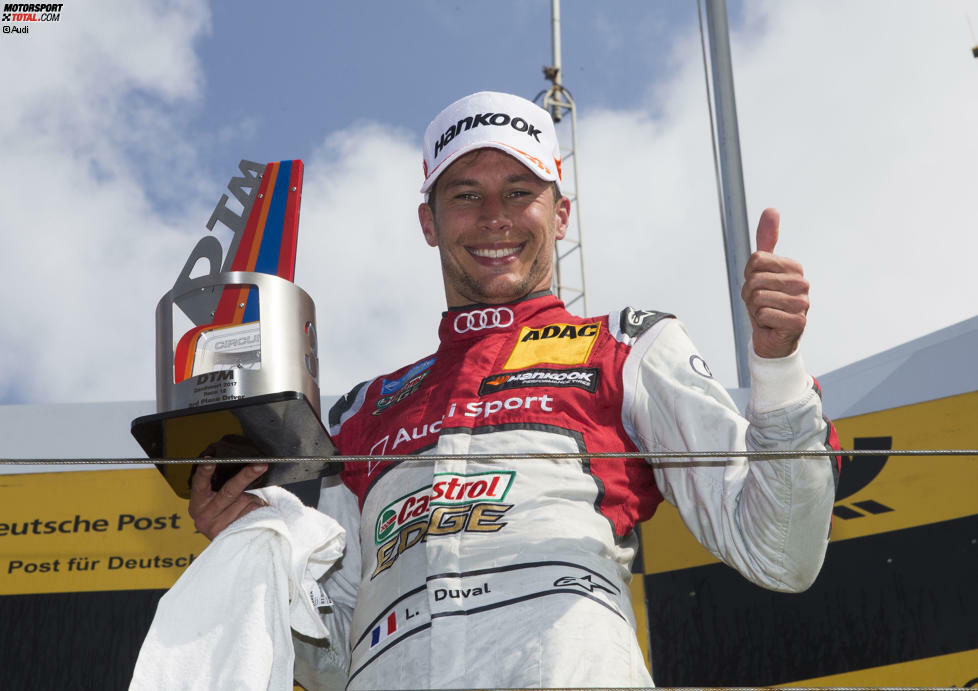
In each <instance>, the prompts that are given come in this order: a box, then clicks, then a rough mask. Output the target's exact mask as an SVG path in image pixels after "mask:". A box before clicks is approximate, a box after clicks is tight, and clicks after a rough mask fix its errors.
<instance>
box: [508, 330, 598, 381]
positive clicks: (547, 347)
mask: <svg viewBox="0 0 978 691" xmlns="http://www.w3.org/2000/svg"><path fill="white" fill-rule="evenodd" d="M600 330H601V322H592V323H590V324H548V325H547V326H541V327H536V328H531V327H529V326H524V327H523V328H522V329H520V335H519V338H518V340H517V341H516V347H514V348H513V352H512V353H510V355H509V359H508V360H506V364H505V365H503V369H504V370H514V369H525V368H527V367H533V366H534V365H541V364H549V365H582V364H584V363H585V362H587V360H588V358H589V357H590V356H591V349H592V348H593V347H594V343H595V341H597V340H598V333H599V332H600Z"/></svg>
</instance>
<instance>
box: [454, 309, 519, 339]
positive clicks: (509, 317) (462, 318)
mask: <svg viewBox="0 0 978 691" xmlns="http://www.w3.org/2000/svg"><path fill="white" fill-rule="evenodd" d="M512 324H513V310H511V309H510V308H509V307H487V308H486V309H483V310H473V311H471V312H462V314H460V315H458V316H457V317H455V333H460V334H464V333H465V332H467V331H482V330H483V329H502V328H505V327H507V326H512Z"/></svg>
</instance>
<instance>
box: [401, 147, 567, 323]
mask: <svg viewBox="0 0 978 691" xmlns="http://www.w3.org/2000/svg"><path fill="white" fill-rule="evenodd" d="M429 203H430V205H431V206H429V204H422V205H421V206H420V207H419V208H418V218H419V219H420V221H421V230H422V232H423V233H424V237H425V240H426V241H427V242H428V244H429V245H431V246H432V247H437V248H438V251H439V252H440V254H441V265H442V277H443V278H444V281H445V296H446V298H447V299H448V306H449V307H460V306H462V305H469V304H472V303H485V304H500V303H503V302H511V301H513V300H517V299H519V298H522V297H524V296H525V295H527V294H529V293H532V292H534V291H538V290H547V289H549V288H550V283H551V277H552V275H553V257H554V242H555V241H556V240H559V239H561V238H563V237H564V235H565V234H566V232H567V219H568V216H569V215H570V200H568V199H567V198H562V199H560V200H558V201H557V202H556V203H555V202H554V190H553V183H550V182H546V181H544V180H541V179H540V178H538V177H537V176H536V175H534V174H533V173H532V172H531V171H530V169H529V168H527V167H526V166H525V165H523V164H522V163H520V162H519V161H517V160H516V159H515V158H513V157H512V156H509V155H508V154H505V153H503V152H501V151H498V150H496V149H478V150H476V151H472V152H470V153H467V154H465V155H464V156H461V157H460V158H459V159H457V160H456V161H455V162H453V163H452V164H451V165H450V166H449V167H448V169H446V170H445V172H443V173H442V174H441V175H440V176H439V177H438V182H437V184H436V186H435V194H434V196H433V197H431V198H429ZM432 206H434V210H432Z"/></svg>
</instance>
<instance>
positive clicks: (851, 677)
mask: <svg viewBox="0 0 978 691" xmlns="http://www.w3.org/2000/svg"><path fill="white" fill-rule="evenodd" d="M976 684H978V650H966V651H964V652H963V653H953V654H951V655H939V656H937V657H928V658H924V659H922V660H911V661H910V662H898V663H896V664H893V665H885V666H883V667H873V668H871V669H860V670H857V671H855V672H843V673H841V674H833V675H831V676H828V677H819V678H818V679H806V680H805V681H796V682H792V683H790V684H785V686H803V687H809V688H810V687H836V686H862V687H875V688H879V687H881V686H889V687H900V688H907V687H918V688H920V687H927V688H951V687H955V686H958V687H966V686H975V685H976Z"/></svg>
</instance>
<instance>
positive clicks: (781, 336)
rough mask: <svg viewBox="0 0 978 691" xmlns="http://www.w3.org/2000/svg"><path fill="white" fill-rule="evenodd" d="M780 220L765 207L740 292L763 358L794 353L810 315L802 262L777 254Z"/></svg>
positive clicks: (757, 350)
mask: <svg viewBox="0 0 978 691" xmlns="http://www.w3.org/2000/svg"><path fill="white" fill-rule="evenodd" d="M780 222H781V217H780V214H778V212H777V210H776V209H765V210H764V213H762V214H761V220H760V221H759V222H758V224H757V251H756V252H754V254H752V255H751V256H750V259H749V260H748V261H747V266H746V267H745V268H744V288H743V290H741V292H740V295H741V297H742V298H743V300H744V304H745V305H746V307H747V314H748V316H749V317H750V323H751V326H752V327H753V329H754V352H755V353H757V354H758V355H759V356H761V357H763V358H777V357H785V356H787V355H791V353H793V352H794V351H795V349H796V348H797V347H798V341H799V340H801V334H802V332H804V330H805V322H806V315H807V314H808V307H809V302H808V281H806V280H805V276H804V273H803V271H802V268H801V264H799V263H798V262H796V261H795V260H794V259H788V258H786V257H779V256H777V255H775V254H774V246H775V245H776V244H777V242H778V227H779V225H780Z"/></svg>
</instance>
